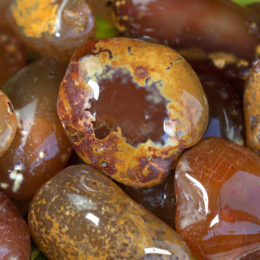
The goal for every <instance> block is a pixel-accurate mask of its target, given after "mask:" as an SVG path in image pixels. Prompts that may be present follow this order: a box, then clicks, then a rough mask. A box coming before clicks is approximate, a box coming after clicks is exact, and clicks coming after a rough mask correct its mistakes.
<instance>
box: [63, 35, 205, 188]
mask: <svg viewBox="0 0 260 260" xmlns="http://www.w3.org/2000/svg"><path fill="white" fill-rule="evenodd" d="M58 114H59V116H60V119H61V121H62V124H63V126H64V128H65V130H66V134H67V135H68V137H69V139H70V141H71V142H72V143H73V147H74V149H75V151H76V152H77V153H78V155H79V156H80V157H81V158H82V159H83V160H84V161H85V162H87V163H89V164H92V165H94V166H95V167H97V168H99V169H101V170H102V171H103V172H104V173H106V174H107V175H109V176H111V177H112V178H114V179H115V180H117V181H119V182H122V183H124V184H126V185H129V186H135V187H148V186H152V185H156V184H158V183H160V182H162V181H163V180H165V178H166V177H167V175H168V174H169V171H170V169H171V167H172V164H173V163H174V161H175V160H176V158H177V157H178V155H179V154H180V152H181V151H182V150H184V149H185V148H187V147H189V146H191V145H193V144H195V143H197V142H198V141H199V140H200V138H201V137H202V135H203V133H204V131H205V129H206V126H207V123H208V104H207V100H206V97H205V95H204V92H203V89H202V87H201V85H200V82H199V80H198V78H197V76H196V74H195V73H194V71H193V70H192V69H191V67H190V66H189V64H188V63H187V62H186V61H185V60H184V59H183V58H182V57H181V56H180V55H179V54H178V53H176V52H175V51H173V50H171V49H170V48H168V47H165V46H162V45H157V44H151V43H147V42H143V41H137V40H131V39H126V38H110V39H107V40H99V41H94V42H90V43H88V44H86V45H85V46H82V47H81V48H79V49H78V50H77V51H76V53H75V54H74V57H73V58H72V60H71V63H70V65H69V67H68V70H67V72H66V75H65V77H64V80H63V82H62V84H61V88H60V92H59V99H58Z"/></svg>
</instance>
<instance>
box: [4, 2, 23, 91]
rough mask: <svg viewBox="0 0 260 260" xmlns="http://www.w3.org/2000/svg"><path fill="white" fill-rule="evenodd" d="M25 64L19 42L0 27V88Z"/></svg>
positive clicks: (8, 30)
mask: <svg viewBox="0 0 260 260" xmlns="http://www.w3.org/2000/svg"><path fill="white" fill-rule="evenodd" d="M0 7H1V6H0ZM25 63H26V53H25V49H24V46H23V45H22V44H21V41H20V40H19V39H18V38H17V36H15V35H14V33H12V31H11V30H10V28H9V27H6V26H3V25H0V86H1V85H3V84H4V83H5V82H6V81H7V80H8V79H9V78H10V77H11V76H13V75H14V74H15V73H16V72H17V71H18V70H20V69H21V68H23V67H24V66H25Z"/></svg>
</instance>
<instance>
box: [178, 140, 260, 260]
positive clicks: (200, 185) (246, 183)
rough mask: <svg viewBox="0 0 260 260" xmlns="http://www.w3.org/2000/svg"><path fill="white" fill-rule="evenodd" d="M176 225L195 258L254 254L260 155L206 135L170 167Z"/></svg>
mask: <svg viewBox="0 0 260 260" xmlns="http://www.w3.org/2000/svg"><path fill="white" fill-rule="evenodd" d="M175 191H176V199H177V209H176V210H177V213H176V229H177V232H178V233H179V234H180V235H181V236H182V238H183V239H184V241H185V242H186V243H187V244H188V246H189V247H190V249H191V251H192V253H193V255H194V256H195V257H197V258H198V259H212V260H215V259H216V260H217V259H221V260H224V259H228V260H230V259H260V205H259V198H260V158H259V157H258V156H257V154H255V153H253V152H251V151H250V150H248V149H247V148H244V147H242V146H239V145H236V144H234V143H232V142H230V141H226V140H224V139H220V138H206V139H203V140H202V141H201V142H200V143H199V144H198V145H196V146H195V147H194V148H192V149H190V150H189V151H187V152H186V153H184V154H183V156H182V157H181V158H180V160H179V162H178V165H177V168H176V178H175Z"/></svg>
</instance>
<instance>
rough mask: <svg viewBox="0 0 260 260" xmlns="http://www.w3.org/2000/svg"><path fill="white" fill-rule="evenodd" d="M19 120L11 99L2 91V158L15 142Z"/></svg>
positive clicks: (0, 92) (0, 116) (0, 137)
mask: <svg viewBox="0 0 260 260" xmlns="http://www.w3.org/2000/svg"><path fill="white" fill-rule="evenodd" d="M16 129H17V118H16V115H15V111H14V107H13V105H12V103H11V101H10V100H9V98H8V97H7V96H6V95H5V94H4V93H3V92H2V91H1V90H0V157H1V156H2V155H3V154H4V153H5V152H6V150H7V149H8V147H9V146H10V144H11V143H12V141H13V138H14V135H15V133H16Z"/></svg>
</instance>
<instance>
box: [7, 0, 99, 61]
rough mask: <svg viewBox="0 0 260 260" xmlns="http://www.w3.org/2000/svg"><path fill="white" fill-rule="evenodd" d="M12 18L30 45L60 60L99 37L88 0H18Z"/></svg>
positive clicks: (67, 57)
mask: <svg viewBox="0 0 260 260" xmlns="http://www.w3.org/2000/svg"><path fill="white" fill-rule="evenodd" d="M11 19H12V22H13V28H14V29H15V30H16V31H17V32H18V33H19V35H20V36H21V38H22V39H23V40H24V41H25V42H26V44H27V45H28V46H29V47H31V48H32V49H33V50H35V51H37V52H39V53H40V54H41V55H43V56H48V57H52V58H53V57H55V58H58V59H60V60H68V59H70V56H71V55H72V53H73V52H74V50H75V49H76V48H77V47H78V46H80V45H82V44H83V43H84V42H86V41H88V40H90V39H93V38H94V37H95V18H94V16H93V14H92V12H91V10H90V8H89V6H88V4H87V3H86V2H85V0H71V1H68V0H54V1H53V0H44V1H41V0H15V1H14V3H13V4H12V6H11Z"/></svg>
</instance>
